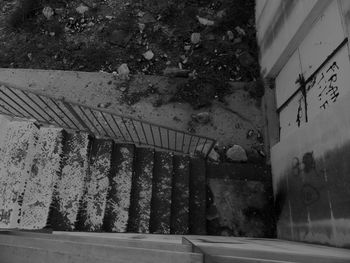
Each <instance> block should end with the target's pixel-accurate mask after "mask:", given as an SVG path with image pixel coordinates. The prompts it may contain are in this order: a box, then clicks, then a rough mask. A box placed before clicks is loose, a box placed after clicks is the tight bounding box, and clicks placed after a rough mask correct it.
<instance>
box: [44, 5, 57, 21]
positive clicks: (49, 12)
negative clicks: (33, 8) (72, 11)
mask: <svg viewBox="0 0 350 263" xmlns="http://www.w3.org/2000/svg"><path fill="white" fill-rule="evenodd" d="M42 13H43V15H44V16H45V17H46V19H47V20H50V19H51V17H52V16H53V15H54V13H55V12H54V11H53V9H52V8H51V7H49V6H45V7H44V9H43V11H42Z"/></svg>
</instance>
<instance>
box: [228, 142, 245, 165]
mask: <svg viewBox="0 0 350 263" xmlns="http://www.w3.org/2000/svg"><path fill="white" fill-rule="evenodd" d="M226 157H227V159H228V160H229V161H233V162H246V161H247V160H248V157H247V153H246V151H245V150H244V149H243V147H241V146H239V145H233V146H232V147H230V148H229V149H228V150H227V152H226Z"/></svg>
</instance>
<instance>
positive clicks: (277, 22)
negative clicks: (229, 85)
mask: <svg viewBox="0 0 350 263" xmlns="http://www.w3.org/2000/svg"><path fill="white" fill-rule="evenodd" d="M256 2H257V7H256V10H257V15H256V17H257V18H256V23H257V25H256V27H257V40H258V44H259V47H260V65H261V70H262V75H263V76H264V77H275V76H276V75H277V74H278V72H279V71H280V70H281V69H282V67H283V66H284V64H285V63H286V62H287V61H288V59H289V57H290V56H291V55H292V54H293V52H294V50H295V49H296V47H297V46H298V43H299V42H300V41H301V40H302V39H303V38H304V37H305V35H306V34H307V32H308V29H309V27H310V26H311V25H312V23H313V22H314V20H315V19H316V18H317V16H318V14H319V13H320V12H321V11H322V10H323V9H324V7H325V6H326V5H327V4H329V2H330V1H329V0H288V1H285V0H269V1H262V2H265V4H264V3H259V2H260V0H257V1H256ZM263 4H264V6H262V5H263ZM259 13H260V14H259ZM258 14H259V15H258Z"/></svg>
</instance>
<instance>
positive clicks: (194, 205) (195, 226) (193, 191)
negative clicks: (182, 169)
mask: <svg viewBox="0 0 350 263" xmlns="http://www.w3.org/2000/svg"><path fill="white" fill-rule="evenodd" d="M205 165H206V164H205V160H204V159H202V158H191V165H190V204H189V207H190V215H189V228H190V233H191V234H195V235H205V234H206V233H207V229H206V228H207V227H206V225H207V219H206V210H207V208H206V191H207V184H206V174H205V173H206V169H205Z"/></svg>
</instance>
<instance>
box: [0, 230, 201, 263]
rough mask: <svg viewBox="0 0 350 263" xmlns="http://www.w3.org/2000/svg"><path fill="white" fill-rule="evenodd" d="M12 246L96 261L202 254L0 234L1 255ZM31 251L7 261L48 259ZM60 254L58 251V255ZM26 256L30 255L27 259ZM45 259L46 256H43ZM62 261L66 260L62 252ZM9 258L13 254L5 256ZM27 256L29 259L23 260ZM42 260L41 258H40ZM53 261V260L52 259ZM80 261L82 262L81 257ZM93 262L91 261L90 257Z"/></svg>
mask: <svg viewBox="0 0 350 263" xmlns="http://www.w3.org/2000/svg"><path fill="white" fill-rule="evenodd" d="M10 246H11V247H12V246H13V247H16V248H17V253H20V251H21V248H27V249H28V248H31V249H33V248H37V249H43V250H46V252H47V254H51V253H52V252H60V253H61V254H63V255H66V254H69V255H71V256H72V258H74V257H76V256H81V255H84V257H86V258H87V257H94V258H95V260H96V261H95V262H106V260H107V262H112V260H113V262H149V263H151V262H152V263H153V262H169V263H170V262H171V263H177V262H179V263H180V262H181V263H187V262H188V263H190V262H202V255H201V254H197V253H189V252H174V251H166V250H156V249H144V248H133V247H119V246H113V245H96V244H92V243H80V242H74V241H67V240H54V239H51V240H48V239H40V238H27V237H16V236H6V239H5V238H1V235H0V251H1V250H4V251H1V252H0V255H1V256H2V259H3V258H5V257H4V255H8V253H9V252H8V250H9V248H10ZM28 256H30V255H22V257H17V258H16V259H17V260H18V261H6V262H16V263H17V262H48V261H46V260H47V258H45V257H43V256H44V255H40V256H41V257H40V258H35V257H30V258H29V260H30V261H29V260H28ZM57 256H59V255H57ZM25 257H27V259H25ZM43 259H44V260H43ZM59 259H60V261H54V262H63V261H62V258H61V256H59ZM6 260H10V258H6ZM24 260H26V261H24ZM39 260H40V261H39ZM50 262H51V261H50ZM64 262H76V261H64ZM78 262H81V261H80V260H79V261H78ZM88 262H92V261H88Z"/></svg>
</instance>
